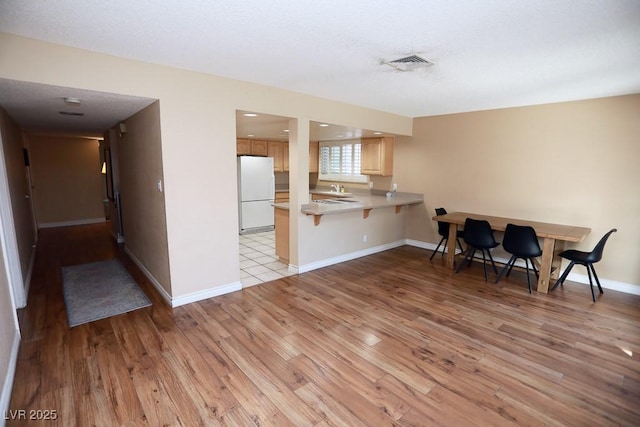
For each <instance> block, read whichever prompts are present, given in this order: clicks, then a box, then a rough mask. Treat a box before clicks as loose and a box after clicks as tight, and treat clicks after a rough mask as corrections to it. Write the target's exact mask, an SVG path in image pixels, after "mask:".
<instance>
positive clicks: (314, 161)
mask: <svg viewBox="0 0 640 427" xmlns="http://www.w3.org/2000/svg"><path fill="white" fill-rule="evenodd" d="M319 152H320V143H319V142H318V141H309V173H318V160H319Z"/></svg>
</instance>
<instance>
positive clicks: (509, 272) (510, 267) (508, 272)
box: [507, 255, 517, 277]
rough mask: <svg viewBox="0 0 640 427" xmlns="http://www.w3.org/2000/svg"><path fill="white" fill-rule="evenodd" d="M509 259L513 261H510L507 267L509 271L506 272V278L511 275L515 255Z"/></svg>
mask: <svg viewBox="0 0 640 427" xmlns="http://www.w3.org/2000/svg"><path fill="white" fill-rule="evenodd" d="M511 259H512V260H513V261H511V265H510V266H509V271H507V277H509V275H510V274H511V270H512V269H513V266H514V264H515V263H516V259H517V257H515V255H514V256H513V257H512V258H511Z"/></svg>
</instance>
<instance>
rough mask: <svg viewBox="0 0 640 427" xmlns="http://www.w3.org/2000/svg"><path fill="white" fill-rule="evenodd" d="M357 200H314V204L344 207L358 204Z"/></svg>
mask: <svg viewBox="0 0 640 427" xmlns="http://www.w3.org/2000/svg"><path fill="white" fill-rule="evenodd" d="M357 202H358V201H357V200H352V199H337V200H336V199H320V200H314V201H313V203H320V204H323V205H342V204H345V203H357Z"/></svg>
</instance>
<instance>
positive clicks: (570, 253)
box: [551, 228, 618, 302]
mask: <svg viewBox="0 0 640 427" xmlns="http://www.w3.org/2000/svg"><path fill="white" fill-rule="evenodd" d="M616 231H618V230H617V229H615V228H613V229H611V230H609V232H607V234H605V235H604V236H602V238H601V239H600V241H599V242H598V243H597V244H596V246H595V247H594V248H593V250H592V251H591V252H583V251H578V250H575V249H569V250H566V251H562V252H560V253H559V254H558V255H560V256H561V257H562V258H564V259H566V260H569V261H570V262H569V265H568V266H567V268H566V269H565V270H564V273H562V276H560V278H559V279H558V281H557V282H556V283H555V285H553V288H551V290H552V291H553V290H555V288H557V287H558V285H562V284H563V283H564V281H565V280H566V278H567V276H568V275H569V272H570V271H571V269H572V268H573V266H574V265H576V264H580V265H584V266H585V267H586V269H587V274H588V276H589V285H590V286H591V298H592V299H593V302H596V294H595V293H594V292H593V280H592V279H591V273H593V277H594V278H595V279H596V284H597V285H598V290H599V291H600V293H601V294H603V293H604V292H603V291H602V286H600V280H598V275H597V274H596V269H595V268H594V267H593V264H595V263H596V262H598V261H600V260H601V259H602V252H604V245H605V243H607V239H609V236H611V235H612V234H613V233H615V232H616Z"/></svg>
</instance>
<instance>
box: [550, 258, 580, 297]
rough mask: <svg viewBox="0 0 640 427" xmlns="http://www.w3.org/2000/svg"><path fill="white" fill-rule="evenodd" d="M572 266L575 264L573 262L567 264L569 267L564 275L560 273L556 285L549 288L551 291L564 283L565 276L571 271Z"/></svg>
mask: <svg viewBox="0 0 640 427" xmlns="http://www.w3.org/2000/svg"><path fill="white" fill-rule="evenodd" d="M574 265H575V262H573V261H571V262H570V263H569V265H568V266H567V269H566V270H565V271H564V273H562V276H560V278H559V279H558V280H557V281H556V284H555V285H553V288H551V290H552V291H554V290H555V289H556V288H557V287H558V285H562V284H563V283H564V281H565V280H566V278H567V276H568V275H569V272H570V271H571V269H572V268H573V266H574Z"/></svg>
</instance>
